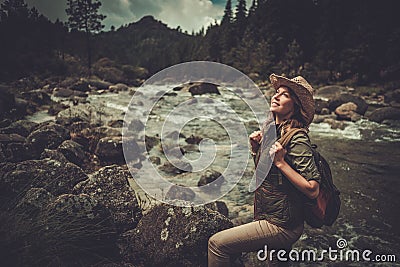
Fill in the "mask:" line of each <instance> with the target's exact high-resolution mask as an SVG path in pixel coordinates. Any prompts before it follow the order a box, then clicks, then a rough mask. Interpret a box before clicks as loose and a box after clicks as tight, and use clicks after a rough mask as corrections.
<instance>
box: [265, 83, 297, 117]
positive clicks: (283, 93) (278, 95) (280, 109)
mask: <svg viewBox="0 0 400 267" xmlns="http://www.w3.org/2000/svg"><path fill="white" fill-rule="evenodd" d="M270 111H272V112H273V113H274V114H275V115H276V116H279V117H281V118H283V119H288V118H290V117H291V116H292V114H293V112H294V101H293V99H292V97H291V95H290V91H289V88H287V87H285V86H281V87H279V88H278V89H277V90H276V92H275V94H274V95H273V96H272V99H271V107H270Z"/></svg>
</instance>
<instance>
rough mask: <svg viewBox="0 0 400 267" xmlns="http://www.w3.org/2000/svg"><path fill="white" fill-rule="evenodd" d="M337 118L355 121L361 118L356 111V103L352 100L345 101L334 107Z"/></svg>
mask: <svg viewBox="0 0 400 267" xmlns="http://www.w3.org/2000/svg"><path fill="white" fill-rule="evenodd" d="M335 114H336V115H337V118H338V119H341V120H351V121H356V120H358V119H360V118H361V116H360V115H359V114H358V113H357V105H356V104H354V103H353V102H349V103H345V104H342V105H340V106H338V107H337V108H336V109H335Z"/></svg>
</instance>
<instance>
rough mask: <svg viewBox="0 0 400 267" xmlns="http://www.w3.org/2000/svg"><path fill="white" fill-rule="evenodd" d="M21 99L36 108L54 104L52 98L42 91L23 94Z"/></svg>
mask: <svg viewBox="0 0 400 267" xmlns="http://www.w3.org/2000/svg"><path fill="white" fill-rule="evenodd" d="M21 97H22V98H23V99H25V100H27V101H28V102H29V103H30V104H33V105H35V106H44V105H50V104H51V103H52V100H51V99H50V96H49V95H48V94H47V93H46V92H44V91H42V90H31V91H28V92H23V93H22V94H21Z"/></svg>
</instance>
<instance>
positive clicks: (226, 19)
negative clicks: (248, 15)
mask: <svg viewBox="0 0 400 267" xmlns="http://www.w3.org/2000/svg"><path fill="white" fill-rule="evenodd" d="M232 17H233V13H232V2H231V0H228V1H226V5H225V11H224V16H223V17H222V21H221V25H225V24H230V23H232V19H233V18H232Z"/></svg>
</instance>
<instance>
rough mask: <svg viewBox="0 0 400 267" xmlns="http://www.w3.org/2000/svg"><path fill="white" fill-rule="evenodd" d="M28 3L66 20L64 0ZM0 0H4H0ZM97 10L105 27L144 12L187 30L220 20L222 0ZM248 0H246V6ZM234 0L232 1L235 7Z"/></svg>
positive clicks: (106, 2) (109, 0) (126, 1)
mask: <svg viewBox="0 0 400 267" xmlns="http://www.w3.org/2000/svg"><path fill="white" fill-rule="evenodd" d="M25 1H26V3H27V4H28V5H29V6H30V7H32V6H35V7H36V8H37V9H38V10H39V12H40V13H41V14H43V15H45V16H46V17H48V18H49V19H51V20H52V21H54V20H56V19H57V18H59V19H60V20H62V21H66V19H67V15H66V14H65V9H66V8H67V1H66V0H62V1H61V0H25ZM1 2H4V0H1ZM101 2H102V6H101V8H100V13H102V14H104V15H106V16H107V17H106V19H105V20H104V22H103V23H104V24H105V25H106V27H105V30H109V29H110V27H111V25H113V26H115V27H116V28H118V27H120V26H121V25H125V24H129V23H132V22H135V21H138V20H139V19H140V18H142V17H143V16H145V15H152V16H154V17H155V18H156V19H158V20H161V21H162V22H164V23H166V24H167V25H168V26H169V27H171V28H176V27H178V26H180V27H181V29H182V30H184V31H188V32H189V33H191V32H192V31H193V30H194V31H195V32H197V31H199V30H200V29H201V28H202V27H205V28H206V27H207V26H208V25H210V24H211V23H214V22H215V21H220V20H221V18H222V16H223V13H224V7H225V4H226V0H102V1H101ZM251 2H252V0H247V6H248V8H249V5H250V4H251ZM236 3H237V1H235V0H233V1H232V9H233V10H234V9H235V6H236Z"/></svg>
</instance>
